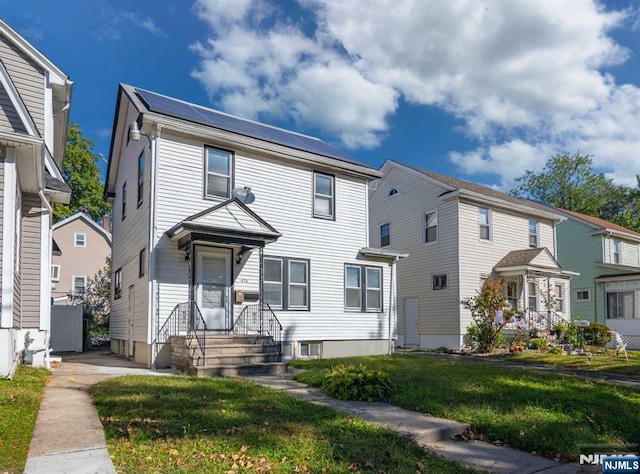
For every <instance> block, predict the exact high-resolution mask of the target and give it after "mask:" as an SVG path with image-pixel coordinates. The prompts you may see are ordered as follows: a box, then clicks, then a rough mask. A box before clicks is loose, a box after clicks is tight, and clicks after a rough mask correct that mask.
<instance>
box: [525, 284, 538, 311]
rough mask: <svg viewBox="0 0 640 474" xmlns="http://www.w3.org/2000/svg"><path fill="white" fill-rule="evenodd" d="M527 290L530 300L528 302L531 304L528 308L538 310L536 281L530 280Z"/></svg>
mask: <svg viewBox="0 0 640 474" xmlns="http://www.w3.org/2000/svg"><path fill="white" fill-rule="evenodd" d="M527 290H528V294H529V296H528V300H527V304H528V305H529V306H528V307H527V309H532V310H534V311H537V310H538V286H537V285H536V282H535V281H530V282H529V283H528V284H527Z"/></svg>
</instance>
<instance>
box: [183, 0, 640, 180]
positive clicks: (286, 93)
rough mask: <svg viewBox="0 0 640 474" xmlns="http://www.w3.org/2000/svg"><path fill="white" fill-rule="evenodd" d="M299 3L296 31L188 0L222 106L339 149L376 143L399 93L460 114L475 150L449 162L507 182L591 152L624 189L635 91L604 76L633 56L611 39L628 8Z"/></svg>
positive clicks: (291, 23)
mask: <svg viewBox="0 0 640 474" xmlns="http://www.w3.org/2000/svg"><path fill="white" fill-rule="evenodd" d="M299 3H300V7H301V8H302V9H303V10H304V12H305V13H306V14H307V16H306V18H305V23H304V24H302V23H299V21H298V20H295V19H293V18H288V17H287V16H286V15H285V12H283V11H282V10H280V9H279V7H278V6H277V4H276V3H275V2H273V3H269V2H267V0H258V1H253V2H252V1H251V0H238V1H235V0H233V1H232V0H218V1H216V0H199V1H197V2H196V4H195V10H196V12H197V15H198V16H199V18H200V19H202V20H203V21H205V22H207V23H208V24H209V26H210V27H211V34H210V36H209V37H208V38H204V39H202V40H201V41H200V42H198V43H197V44H195V45H194V46H193V49H194V51H196V52H197V53H198V55H199V56H200V63H199V65H198V67H197V68H196V70H195V71H194V72H193V76H194V77H196V78H197V79H198V80H199V81H200V82H201V83H202V84H203V85H204V86H205V87H206V89H207V91H208V93H209V94H210V96H211V97H212V98H214V99H216V100H217V102H218V103H219V104H221V105H222V106H223V108H225V110H228V111H229V112H232V113H239V114H242V115H248V116H250V117H254V118H258V117H260V116H261V115H272V116H280V117H293V118H294V119H295V120H296V121H298V123H300V124H304V125H306V126H311V127H317V128H322V129H324V130H325V131H327V132H329V133H331V134H333V135H334V136H336V137H338V138H340V140H341V141H342V142H343V143H344V144H345V145H346V146H348V147H352V148H356V147H375V146H377V145H378V144H379V143H380V141H381V140H382V139H383V138H384V136H385V133H387V131H388V123H387V120H388V118H389V117H390V116H391V115H392V114H393V113H394V112H395V111H396V110H397V107H398V98H399V97H402V98H404V99H405V100H407V101H409V102H411V103H414V104H417V105H423V106H435V107H438V108H441V109H443V110H445V111H447V112H449V113H451V114H453V115H455V116H456V117H457V118H459V119H461V120H462V121H463V123H464V124H465V127H464V131H465V132H466V133H467V134H468V136H469V137H471V138H472V139H476V140H477V141H478V143H479V146H478V148H477V149H476V150H474V151H473V152H470V153H459V152H457V153H456V152H454V153H452V154H451V159H452V161H453V162H454V163H456V164H457V165H458V166H460V167H461V169H463V170H466V171H468V172H471V173H473V172H482V171H483V172H491V173H497V174H499V175H500V177H501V179H502V181H503V183H504V184H505V185H507V184H508V183H509V181H510V180H511V179H513V177H516V176H519V175H520V174H522V171H524V169H526V168H536V167H540V166H541V165H542V164H543V163H544V160H545V159H546V158H548V156H550V155H551V154H553V153H555V152H563V151H570V152H573V151H581V152H583V153H591V154H593V155H594V161H595V163H596V165H598V166H602V167H605V168H607V170H608V171H609V172H610V173H611V174H612V176H615V177H616V179H617V180H619V181H620V180H624V179H625V171H626V170H628V169H629V166H628V164H629V160H631V159H632V156H633V160H634V165H635V167H636V168H637V169H640V158H635V155H633V154H631V153H630V151H631V150H633V149H634V148H635V150H636V151H637V150H638V149H640V137H639V136H638V132H637V129H638V127H637V124H638V123H640V110H639V106H638V105H637V104H638V103H640V100H639V99H638V95H639V89H638V87H636V86H634V85H622V86H620V85H617V84H616V82H615V78H614V77H612V76H610V75H608V74H606V73H604V72H603V71H604V68H606V67H609V66H613V65H619V64H622V63H623V62H624V61H625V60H626V59H627V57H628V56H629V51H627V50H625V49H624V48H622V47H621V46H619V45H618V44H616V43H615V42H614V41H613V40H612V38H611V36H610V32H611V30H612V29H614V28H619V27H622V26H624V25H625V24H626V25H629V24H631V26H632V27H633V25H635V24H637V18H638V12H637V11H635V10H632V9H627V10H624V11H611V10H605V8H604V7H603V5H602V4H601V3H600V2H599V1H598V0H537V1H535V2H531V1H530V0H493V1H492V2H486V1H484V0H449V1H447V2H442V1H441V0H377V1H372V0H351V1H342V2H336V1H333V0H299ZM567 12H570V13H571V14H567ZM310 24H311V26H310ZM634 124H635V129H634ZM636 155H638V156H640V154H638V153H636ZM635 160H637V162H636V161H635ZM624 163H627V164H626V165H625V164H624ZM627 174H628V173H627Z"/></svg>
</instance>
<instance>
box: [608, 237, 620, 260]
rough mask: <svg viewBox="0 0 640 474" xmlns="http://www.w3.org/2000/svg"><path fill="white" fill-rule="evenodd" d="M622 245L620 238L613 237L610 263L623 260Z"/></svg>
mask: <svg viewBox="0 0 640 474" xmlns="http://www.w3.org/2000/svg"><path fill="white" fill-rule="evenodd" d="M621 246H622V244H621V242H620V241H619V240H618V239H611V262H610V263H621V260H620V247H621Z"/></svg>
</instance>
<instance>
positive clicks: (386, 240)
mask: <svg viewBox="0 0 640 474" xmlns="http://www.w3.org/2000/svg"><path fill="white" fill-rule="evenodd" d="M389 245H391V225H390V224H382V225H381V226H380V247H388V246H389Z"/></svg>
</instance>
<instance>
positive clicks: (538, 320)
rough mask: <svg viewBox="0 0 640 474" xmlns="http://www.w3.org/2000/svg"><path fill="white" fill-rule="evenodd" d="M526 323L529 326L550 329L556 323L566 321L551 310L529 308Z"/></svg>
mask: <svg viewBox="0 0 640 474" xmlns="http://www.w3.org/2000/svg"><path fill="white" fill-rule="evenodd" d="M527 322H528V324H529V327H530V328H536V329H540V330H547V331H551V330H552V329H553V327H554V326H555V325H557V324H558V323H564V324H566V323H567V320H566V319H564V318H563V317H562V316H560V315H559V314H558V313H557V312H555V311H553V310H547V311H536V310H535V309H532V308H529V314H528V321H527Z"/></svg>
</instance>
